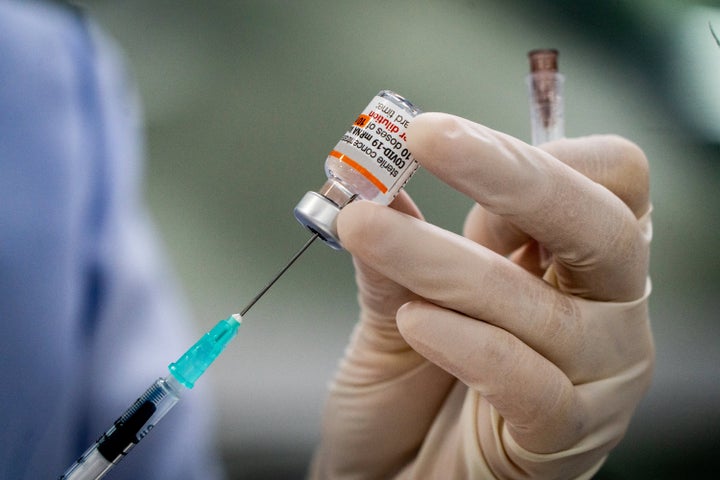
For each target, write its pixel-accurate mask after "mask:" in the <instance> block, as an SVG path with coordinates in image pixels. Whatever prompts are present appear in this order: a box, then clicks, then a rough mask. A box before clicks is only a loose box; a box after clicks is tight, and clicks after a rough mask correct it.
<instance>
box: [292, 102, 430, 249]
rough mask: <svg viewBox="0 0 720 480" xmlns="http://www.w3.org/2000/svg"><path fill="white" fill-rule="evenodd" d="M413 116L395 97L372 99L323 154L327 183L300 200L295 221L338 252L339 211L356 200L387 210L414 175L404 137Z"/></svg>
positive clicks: (408, 106) (414, 111)
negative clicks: (325, 156)
mask: <svg viewBox="0 0 720 480" xmlns="http://www.w3.org/2000/svg"><path fill="white" fill-rule="evenodd" d="M419 113H420V109H418V108H417V107H416V106H414V105H413V104H412V103H410V102H409V101H408V100H406V99H405V98H403V97H401V96H400V95H398V94H397V93H394V92H391V91H390V90H383V91H381V92H380V93H378V94H377V95H376V96H375V98H373V99H372V101H371V102H370V103H369V104H368V106H367V107H366V108H365V110H363V112H362V113H361V114H360V116H358V118H357V119H356V120H355V122H354V123H353V124H352V125H351V126H350V128H349V129H348V131H347V132H346V133H345V135H343V136H342V138H341V139H340V141H339V142H338V144H337V145H335V148H333V149H332V150H331V151H330V153H329V154H328V157H327V159H326V160H325V174H326V175H327V177H328V179H327V181H326V182H325V184H324V185H323V186H322V187H321V188H320V189H319V190H318V191H317V192H312V191H311V192H308V193H306V194H305V196H303V198H302V199H301V200H300V202H299V203H298V204H297V206H296V207H295V218H297V220H298V221H299V222H300V223H301V224H303V225H305V226H306V227H307V228H309V229H310V230H312V231H313V232H315V233H318V234H319V235H320V238H322V239H323V240H324V241H325V242H326V243H327V244H328V245H330V246H331V247H332V248H334V249H336V250H340V249H342V245H341V244H340V240H339V239H338V235H337V224H336V218H337V215H338V213H340V210H341V209H342V208H343V207H345V205H347V204H348V203H350V202H351V201H353V200H355V199H358V198H360V199H363V200H370V201H373V202H375V203H378V204H380V205H387V204H389V203H390V202H391V201H392V200H393V199H394V198H395V196H396V195H397V194H398V192H399V191H400V189H401V188H402V187H403V186H404V185H405V183H407V181H408V180H409V179H410V177H411V176H412V174H413V173H415V170H417V167H418V163H417V162H416V161H415V159H414V158H413V156H412V155H411V154H410V151H409V150H408V148H407V145H406V143H407V142H406V141H407V137H406V135H405V132H406V130H407V128H408V126H409V125H410V121H411V120H412V119H413V118H414V117H415V116H417V115H418V114H419Z"/></svg>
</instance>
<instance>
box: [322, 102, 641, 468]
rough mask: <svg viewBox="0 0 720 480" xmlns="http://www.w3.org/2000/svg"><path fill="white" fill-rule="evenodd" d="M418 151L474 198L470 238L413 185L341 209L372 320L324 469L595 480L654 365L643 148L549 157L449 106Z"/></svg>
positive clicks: (576, 144) (422, 130) (431, 121)
mask: <svg viewBox="0 0 720 480" xmlns="http://www.w3.org/2000/svg"><path fill="white" fill-rule="evenodd" d="M408 144H409V146H410V148H411V150H412V152H413V154H414V156H415V158H417V160H418V161H419V162H420V164H421V165H422V166H423V167H424V168H426V169H427V170H429V171H430V172H432V173H433V174H434V175H436V176H437V177H439V178H440V179H442V180H443V181H445V182H446V183H447V184H448V185H450V186H451V187H453V188H455V189H456V190H458V191H460V192H462V193H464V194H466V195H467V196H469V197H471V198H472V199H473V200H475V201H476V202H477V205H476V206H475V207H474V208H473V209H472V211H471V212H470V214H469V216H468V219H467V222H466V225H465V237H463V236H460V235H456V234H453V233H450V232H448V231H445V230H442V229H440V228H438V227H435V226H433V225H430V224H428V223H426V222H424V221H422V219H421V216H420V213H419V212H418V210H417V208H416V207H415V206H414V204H413V203H412V201H411V200H410V199H409V197H408V196H407V195H406V194H404V193H403V194H401V195H400V196H399V197H398V198H397V199H396V201H395V202H394V203H393V207H394V210H393V209H390V208H386V207H381V206H377V205H375V204H372V203H369V202H357V203H353V204H350V205H348V206H347V207H346V208H345V209H344V210H343V211H342V212H341V214H340V216H339V219H338V231H339V234H340V237H341V239H342V242H343V245H344V246H345V247H346V248H347V250H348V251H350V252H351V253H352V255H353V259H354V262H355V266H356V276H357V283H358V289H359V296H358V297H359V302H360V306H361V318H360V321H359V323H358V324H357V327H356V329H355V331H354V334H353V337H352V339H351V343H350V345H349V346H348V349H347V352H346V355H345V358H344V359H343V361H342V363H341V365H340V368H339V371H338V373H337V376H336V378H335V381H334V382H333V384H332V385H331V389H330V396H329V399H328V402H327V405H326V408H325V413H324V419H323V438H322V443H321V445H320V447H319V449H318V451H317V452H316V456H315V459H314V462H313V466H312V469H311V474H310V475H311V477H313V478H353V479H363V478H418V479H434V478H438V479H459V478H478V479H491V478H502V479H509V478H513V479H514V478H589V477H591V476H592V475H593V474H594V473H595V472H596V471H597V470H598V469H599V468H600V466H601V464H602V462H603V460H604V459H605V457H606V456H607V454H608V452H609V451H610V450H611V449H612V448H613V447H614V446H615V445H616V444H617V443H618V442H619V441H620V439H621V438H622V436H623V435H624V433H625V430H626V428H627V426H628V423H629V421H630V418H631V416H632V414H633V411H634V409H635V407H636V405H637V404H638V402H639V400H640V399H641V397H642V396H643V394H644V392H645V391H646V389H647V387H648V385H649V383H650V378H651V374H652V367H653V362H654V349H653V343H652V336H651V332H650V327H649V321H648V311H647V297H648V295H649V291H650V287H649V281H648V280H647V273H648V257H649V243H650V236H651V228H650V213H649V212H650V203H649V199H648V197H649V193H648V190H649V187H648V171H647V162H646V160H645V157H644V155H643V153H642V151H641V150H640V149H639V148H637V147H636V146H635V145H634V144H632V143H630V142H628V141H626V140H623V139H621V138H619V137H615V136H593V137H587V138H581V139H576V140H560V141H557V142H553V143H550V144H546V145H545V146H543V147H542V148H536V147H532V146H529V145H527V144H525V143H523V142H521V141H519V140H517V139H515V138H512V137H510V136H508V135H505V134H502V133H499V132H496V131H493V130H491V129H489V128H487V127H484V126H481V125H477V124H474V123H472V122H470V121H468V120H464V119H461V118H458V117H454V116H451V115H446V114H439V113H426V114H423V115H420V116H418V117H417V118H416V119H414V120H413V123H412V125H411V127H410V129H409V130H408ZM538 243H539V244H541V245H542V246H543V248H542V249H540V248H538ZM542 251H547V252H549V253H550V254H551V257H549V258H547V260H548V261H549V262H551V263H550V265H549V268H544V267H545V266H546V265H543V260H545V259H546V258H545V257H547V256H546V255H541V254H540V253H541V252H542Z"/></svg>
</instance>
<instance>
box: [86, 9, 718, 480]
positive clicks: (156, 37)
mask: <svg viewBox="0 0 720 480" xmlns="http://www.w3.org/2000/svg"><path fill="white" fill-rule="evenodd" d="M76 3H80V4H82V5H83V6H85V7H86V8H87V10H88V11H89V12H90V13H91V14H92V15H94V16H95V18H96V19H97V20H98V22H99V23H100V24H101V25H103V26H104V27H105V28H106V30H107V31H109V32H110V33H111V34H112V35H113V36H114V37H115V39H116V40H117V41H118V43H119V44H120V45H121V46H122V48H123V49H124V51H125V53H126V56H127V59H128V62H129V64H130V65H131V67H132V69H133V71H134V74H135V77H136V79H137V82H138V84H139V88H140V91H141V93H142V96H143V101H144V105H145V114H146V115H145V120H146V127H147V139H148V143H147V145H148V148H147V152H148V165H147V183H146V187H147V188H146V191H147V199H148V201H149V204H150V206H151V209H152V211H153V214H154V216H155V218H156V221H157V223H158V226H159V229H160V231H161V233H162V235H163V238H164V242H165V243H166V245H167V247H168V250H169V254H170V257H171V259H172V261H173V263H174V268H175V270H176V271H177V273H178V275H179V277H180V279H181V282H182V284H183V286H184V289H185V291H186V292H187V295H188V297H189V299H190V303H191V306H192V308H193V314H194V316H195V318H197V322H198V332H200V331H202V330H205V329H207V328H209V327H210V326H212V325H213V324H214V322H215V321H216V320H217V319H220V318H224V317H225V316H227V315H228V314H229V313H232V312H234V311H237V309H238V308H239V307H240V306H241V305H243V304H244V303H245V302H246V301H247V300H248V299H249V298H250V297H251V296H252V295H254V293H255V292H256V291H257V290H258V289H259V288H260V287H262V286H263V285H264V284H265V282H266V281H267V280H268V279H269V278H270V276H271V275H272V274H273V273H275V271H276V270H277V269H278V268H279V267H280V266H281V265H282V264H283V263H284V262H285V261H286V259H287V258H288V257H289V255H290V254H292V253H293V252H294V251H295V250H296V249H297V248H298V247H299V246H300V245H301V244H302V243H303V242H304V241H305V239H306V238H307V237H308V233H307V232H306V231H304V230H303V229H302V228H301V227H300V226H299V224H297V223H296V221H295V220H294V219H293V217H292V208H293V207H294V205H295V203H296V202H297V201H298V199H299V198H300V197H301V196H302V195H303V194H304V193H305V192H306V191H307V190H311V189H316V188H318V187H319V186H320V185H321V184H322V183H323V181H324V174H323V168H322V165H323V161H324V158H325V155H326V154H327V152H328V151H329V149H330V148H331V147H332V146H334V144H335V143H336V142H337V140H338V139H339V137H340V136H341V135H342V133H343V132H344V130H345V129H346V127H347V126H348V124H349V122H351V121H352V120H353V119H354V118H355V116H356V114H357V113H358V112H359V111H360V110H361V109H362V108H363V107H364V106H365V105H366V104H367V102H368V101H369V99H370V98H371V97H372V96H373V95H374V94H375V93H376V92H377V91H379V90H380V89H384V88H390V89H393V90H396V91H398V92H400V93H401V94H403V95H405V96H407V97H408V98H410V99H411V100H412V101H414V102H415V103H417V104H418V105H419V106H421V107H422V108H423V109H424V110H427V111H429V110H439V111H446V112H451V113H455V114H458V115H461V116H464V117H467V118H470V119H472V120H475V121H478V122H481V123H484V124H486V125H489V126H491V127H493V128H496V129H499V130H502V131H505V132H507V133H510V134H512V135H515V136H517V137H520V138H523V139H528V138H529V122H528V108H527V99H526V98H527V97H526V93H525V85H524V76H525V74H526V72H527V61H526V53H527V52H528V51H529V50H530V49H533V48H537V47H554V48H557V49H559V50H560V52H561V53H560V55H561V57H560V65H561V69H562V71H563V72H564V73H565V74H566V76H567V83H566V98H567V106H566V118H567V134H568V136H579V135H584V134H590V133H606V132H613V133H619V134H621V135H623V136H626V137H628V138H630V139H632V140H634V141H636V142H637V143H638V144H639V145H640V146H641V147H642V148H643V149H644V150H645V151H646V153H647V155H648V157H649V159H650V163H651V168H652V196H653V201H654V205H655V211H654V227H655V238H654V242H653V258H652V276H653V285H654V293H653V296H652V301H651V312H652V321H653V327H654V332H655V335H656V343H657V371H656V375H655V379H654V383H653V386H652V388H651V390H650V392H649V394H648V396H647V398H646V399H645V400H644V401H643V402H642V404H641V405H640V409H639V411H638V413H637V415H636V417H635V418H634V421H633V423H632V425H631V427H630V430H629V432H628V435H627V437H626V439H625V440H624V441H623V442H622V444H621V445H620V446H619V447H618V448H617V449H616V450H615V451H614V453H613V454H612V455H611V457H610V459H609V460H608V462H607V464H606V466H605V467H604V469H603V470H602V473H601V474H600V475H599V478H607V479H631V478H632V479H638V478H655V479H659V478H681V477H682V478H702V475H701V473H700V472H703V471H706V469H708V468H710V467H714V469H715V471H716V472H717V467H718V465H719V462H718V458H717V457H718V455H717V453H716V452H717V451H718V447H720V408H719V407H720V348H719V346H718V339H719V338H720V322H719V321H718V312H720V299H719V298H718V293H719V292H718V284H719V283H718V280H719V279H720V255H718V253H717V247H718V246H719V245H720V242H718V240H720V222H719V218H720V215H719V214H718V210H717V209H718V207H719V206H720V198H719V195H718V192H719V191H720V190H719V189H718V187H719V186H720V155H719V154H720V148H719V147H718V146H719V145H720V47H719V46H718V45H717V44H716V42H715V39H714V38H713V36H712V35H711V33H710V29H709V27H708V22H714V25H715V27H716V28H715V29H716V31H718V32H720V10H718V9H717V8H715V7H713V6H712V4H715V5H717V3H716V2H705V5H704V6H703V5H701V2H690V1H686V2H681V1H679V0H678V1H672V0H626V1H613V2H607V1H602V0H597V1H584V2H577V1H573V0H558V1H551V0H545V1H543V0H538V1H534V2H532V1H519V0H475V1H470V0H465V1H463V0H447V1H439V0H436V1H431V0H415V1H410V0H406V1H378V0H368V1H363V2H346V1H329V0H325V1H259V0H258V1H227V0H226V1H220V0H205V1H197V0H196V1H168V0H162V1H148V0H125V1H122V2H118V1H111V0H103V1H97V0H96V1H92V0H86V1H82V2H76ZM408 190H409V192H410V193H411V195H413V197H414V198H415V199H416V201H417V203H418V204H419V205H420V207H421V208H422V209H423V211H424V212H425V213H426V216H427V217H428V219H429V221H431V222H433V223H436V224H439V225H441V226H443V227H445V228H447V229H450V230H453V231H459V230H460V229H461V225H462V221H463V218H464V215H465V213H466V211H467V210H468V208H469V206H470V201H469V200H468V199H466V198H463V197H462V196H461V195H459V194H457V193H455V192H453V191H452V190H451V189H450V188H449V187H447V186H445V185H443V184H441V183H440V182H439V181H437V180H436V179H434V178H432V177H431V176H430V175H429V174H427V173H426V172H420V173H419V174H418V175H416V177H415V178H414V179H413V180H412V181H411V182H410V184H409V185H408ZM355 317H356V303H355V291H354V284H353V273H352V267H351V262H350V258H349V256H348V255H347V254H346V253H338V252H335V251H332V250H330V249H329V248H327V247H325V246H324V245H322V244H319V243H318V244H316V245H314V246H313V247H312V248H311V249H310V250H309V251H308V252H307V253H306V255H305V256H304V257H303V258H302V259H301V260H300V261H299V262H298V264H297V265H296V266H295V267H293V269H292V270H291V271H289V272H288V273H287V274H286V276H285V277H284V278H283V279H282V280H281V281H280V282H279V283H278V284H277V285H276V286H275V287H274V288H273V289H272V290H271V291H270V293H268V295H267V296H266V297H265V298H264V299H263V300H262V301H261V302H260V303H259V304H258V305H256V307H255V308H254V309H253V310H252V312H251V314H250V315H248V317H247V319H246V324H245V325H244V326H243V327H242V329H241V332H240V335H239V337H238V338H237V340H236V342H235V344H234V345H233V346H232V347H231V348H230V349H229V351H228V352H227V353H226V354H225V355H224V358H221V360H219V361H218V362H217V364H216V365H215V366H214V367H213V370H212V372H211V376H210V379H209V380H207V381H208V382H211V383H212V384H213V385H214V386H215V387H216V390H215V397H216V404H217V417H218V422H217V435H218V437H217V438H218V445H219V448H221V449H222V453H223V457H224V459H225V461H226V467H227V470H228V475H229V477H230V478H231V479H251V478H252V479H255V478H300V477H302V475H303V472H304V469H305V468H306V465H307V462H308V461H309V458H310V455H311V451H312V448H313V445H314V444H315V443H316V442H317V440H318V436H319V418H320V409H321V405H322V401H323V397H324V394H325V388H326V384H327V382H328V380H329V379H330V377H331V375H332V372H333V370H334V368H335V365H336V363H337V360H338V358H339V357H340V355H341V354H342V351H343V347H344V345H345V342H346V339H347V337H348V335H349V333H350V330H351V328H352V325H353V323H354V320H355Z"/></svg>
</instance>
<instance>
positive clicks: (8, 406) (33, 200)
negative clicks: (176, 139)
mask: <svg viewBox="0 0 720 480" xmlns="http://www.w3.org/2000/svg"><path fill="white" fill-rule="evenodd" d="M142 154H143V146H142V138H141V125H140V123H139V115H138V102H137V98H136V96H135V93H134V89H133V86H132V83H131V82H130V79H129V78H128V77H127V75H126V73H125V71H124V69H123V66H122V63H121V61H120V57H119V55H118V52H117V51H116V50H115V49H114V47H113V45H112V44H111V43H110V42H109V41H108V40H107V39H106V38H105V37H103V35H102V34H101V33H100V32H99V30H98V29H97V28H96V27H95V26H93V24H92V23H90V22H89V21H88V20H87V19H86V18H85V17H84V16H83V15H82V13H81V12H79V11H77V10H75V9H73V8H70V7H67V6H62V5H60V4H58V3H49V2H37V1H30V2H28V1H7V0H0V446H1V447H0V478H2V479H28V480H29V479H32V480H37V479H40V478H57V477H58V476H59V475H60V474H62V472H63V471H64V470H65V468H66V467H68V466H69V465H70V463H72V462H73V461H74V460H75V459H76V458H77V457H78V456H79V455H80V454H81V453H82V451H83V450H85V448H87V447H88V446H89V445H90V444H92V443H93V442H94V441H95V440H97V438H98V437H99V435H100V434H101V433H102V432H103V431H104V430H106V429H107V428H108V427H109V426H110V425H111V424H112V422H113V421H114V420H115V419H116V418H117V417H118V416H119V415H120V414H121V413H122V412H123V411H124V410H125V409H126V408H127V407H128V406H130V404H131V403H132V402H133V401H134V400H135V398H136V397H137V396H139V395H140V394H141V393H143V391H144V390H145V389H146V388H147V387H148V386H149V385H150V384H151V383H152V382H153V381H154V380H156V379H157V378H158V377H160V376H165V375H167V368H166V366H167V364H168V363H169V362H171V361H173V360H175V359H176V358H177V357H178V356H180V355H181V354H182V353H183V352H184V351H185V349H187V348H188V347H189V346H190V345H191V344H192V343H193V342H194V340H195V335H189V334H188V329H187V328H186V327H187V325H188V322H187V314H186V311H185V309H184V307H183V306H182V303H181V301H180V298H179V295H178V293H177V288H176V286H175V285H174V284H173V280H172V278H171V275H169V272H168V270H167V267H166V263H165V260H164V259H163V254H162V251H161V248H160V245H159V243H158V241H157V237H156V235H155V233H154V231H153V227H152V225H151V222H150V220H149V218H148V214H147V211H146V209H145V207H144V206H143V204H142V198H141V197H142V191H141V174H142V170H141V169H142V167H141V159H142ZM197 390H201V391H197ZM204 398H205V395H204V394H203V392H202V388H198V389H195V390H194V391H192V392H188V394H187V395H186V397H185V398H184V399H183V401H181V402H180V404H178V406H177V407H176V408H175V409H174V410H173V411H171V412H170V413H169V414H168V416H167V417H165V419H164V421H163V422H161V423H160V424H159V425H158V427H157V428H156V429H154V430H153V431H152V432H151V433H150V434H149V435H148V436H147V438H146V439H144V440H143V442H142V443H140V444H139V445H138V446H137V447H136V448H135V449H134V450H133V451H132V452H131V454H130V455H128V457H127V458H126V459H125V460H123V461H122V462H121V463H120V464H119V465H118V466H117V467H116V468H115V469H114V470H113V472H112V474H111V475H112V478H113V479H116V480H119V479H172V480H182V479H188V480H190V479H203V480H208V479H214V478H218V470H219V469H218V463H217V459H216V458H215V457H213V456H212V451H213V450H214V449H213V448H212V446H211V441H210V435H209V433H208V423H209V422H208V415H207V413H208V411H209V410H210V407H209V406H208V405H207V404H204Z"/></svg>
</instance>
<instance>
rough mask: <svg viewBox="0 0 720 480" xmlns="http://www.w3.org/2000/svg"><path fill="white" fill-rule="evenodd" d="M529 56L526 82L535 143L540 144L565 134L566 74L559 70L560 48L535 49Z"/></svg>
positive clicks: (533, 142)
mask: <svg viewBox="0 0 720 480" xmlns="http://www.w3.org/2000/svg"><path fill="white" fill-rule="evenodd" d="M528 59H529V61H530V74H529V75H528V76H527V79H526V82H527V87H528V97H529V99H530V128H531V133H532V144H533V145H540V144H541V143H545V142H549V141H551V140H557V139H558V138H562V137H564V136H565V105H564V97H563V94H564V91H563V90H564V84H565V77H564V76H563V75H562V74H561V73H559V72H558V61H557V59H558V51H557V50H554V49H538V50H532V51H530V52H529V53H528Z"/></svg>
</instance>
